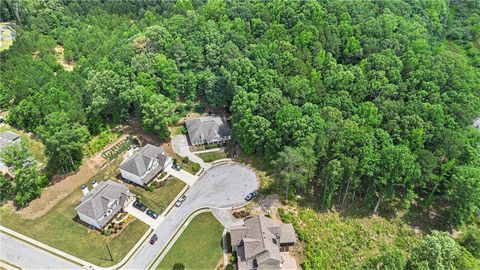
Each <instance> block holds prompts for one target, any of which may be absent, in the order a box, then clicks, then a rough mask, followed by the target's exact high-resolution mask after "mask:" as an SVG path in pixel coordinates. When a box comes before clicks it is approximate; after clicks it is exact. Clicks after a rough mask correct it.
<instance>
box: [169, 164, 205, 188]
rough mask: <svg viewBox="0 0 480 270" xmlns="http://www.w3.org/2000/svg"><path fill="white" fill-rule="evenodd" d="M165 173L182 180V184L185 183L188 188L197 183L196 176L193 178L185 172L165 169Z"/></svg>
mask: <svg viewBox="0 0 480 270" xmlns="http://www.w3.org/2000/svg"><path fill="white" fill-rule="evenodd" d="M165 172H167V173H168V174H170V175H173V176H174V177H176V178H178V179H180V180H182V181H183V182H185V184H187V185H189V186H193V184H195V182H197V180H198V176H195V175H193V174H191V173H189V172H187V171H185V170H180V171H177V170H175V169H173V168H171V167H170V168H167V169H165Z"/></svg>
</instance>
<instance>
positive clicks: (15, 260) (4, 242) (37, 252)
mask: <svg viewBox="0 0 480 270" xmlns="http://www.w3.org/2000/svg"><path fill="white" fill-rule="evenodd" d="M0 258H2V260H5V261H7V262H9V263H11V264H14V265H16V266H18V267H21V268H22V269H81V267H80V266H79V265H76V264H74V263H71V262H69V261H67V260H65V259H63V258H60V257H57V256H55V255H53V254H51V253H49V252H46V251H44V250H42V249H39V248H37V247H35V246H31V245H29V244H27V243H25V242H23V241H20V240H18V239H17V238H14V237H11V236H9V235H7V234H4V233H0Z"/></svg>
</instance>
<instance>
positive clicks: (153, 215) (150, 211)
mask: <svg viewBox="0 0 480 270" xmlns="http://www.w3.org/2000/svg"><path fill="white" fill-rule="evenodd" d="M146 214H147V215H148V216H149V217H151V218H153V219H157V218H158V214H157V213H155V212H154V211H152V210H150V209H148V210H147V213H146Z"/></svg>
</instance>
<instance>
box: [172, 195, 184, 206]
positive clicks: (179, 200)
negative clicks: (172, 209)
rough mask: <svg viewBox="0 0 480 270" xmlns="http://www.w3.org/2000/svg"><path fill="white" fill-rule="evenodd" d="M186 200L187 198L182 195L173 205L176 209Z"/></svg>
mask: <svg viewBox="0 0 480 270" xmlns="http://www.w3.org/2000/svg"><path fill="white" fill-rule="evenodd" d="M186 199H187V196H185V195H182V197H180V198H178V200H177V202H176V203H175V206H176V207H180V205H182V203H183V202H184V201H185V200H186Z"/></svg>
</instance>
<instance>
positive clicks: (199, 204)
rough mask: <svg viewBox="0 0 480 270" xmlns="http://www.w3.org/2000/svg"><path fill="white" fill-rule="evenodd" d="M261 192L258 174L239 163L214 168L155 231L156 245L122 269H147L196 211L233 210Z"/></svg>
mask: <svg viewBox="0 0 480 270" xmlns="http://www.w3.org/2000/svg"><path fill="white" fill-rule="evenodd" d="M256 189H258V180H257V177H256V175H255V173H254V172H253V171H252V170H250V169H249V168H247V167H245V166H243V165H241V164H239V163H228V164H222V165H216V166H212V167H211V168H210V169H209V170H207V171H206V172H205V173H204V174H203V175H202V176H201V177H200V178H199V179H198V180H197V181H196V182H195V183H194V184H193V185H192V186H191V187H190V189H189V190H187V191H186V192H185V195H186V196H187V199H186V200H185V202H184V203H183V204H182V206H180V207H173V209H172V210H171V211H170V213H168V215H167V216H166V217H165V219H164V220H163V221H162V222H161V223H160V224H159V226H158V227H156V228H155V229H154V233H156V234H157V236H158V240H157V242H156V243H155V245H150V243H148V242H145V243H143V244H142V245H141V247H140V248H139V250H138V252H137V253H136V254H135V255H134V256H133V257H132V258H131V259H130V260H129V261H128V263H127V264H126V265H124V266H123V267H122V268H126V269H146V268H147V267H148V266H149V265H150V264H151V263H152V262H153V260H154V259H155V258H156V256H157V255H158V254H159V253H160V251H162V249H163V247H164V246H165V245H166V244H167V243H168V241H169V239H170V238H171V237H173V236H174V234H175V232H176V230H177V228H179V226H181V224H182V223H183V221H184V220H185V219H186V218H187V217H188V216H189V215H190V214H191V213H192V212H194V211H195V210H197V209H199V208H204V207H210V208H219V209H231V208H236V207H240V206H242V205H244V204H245V203H246V202H245V199H244V197H245V196H246V195H247V194H248V193H249V192H251V191H253V190H256Z"/></svg>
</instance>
